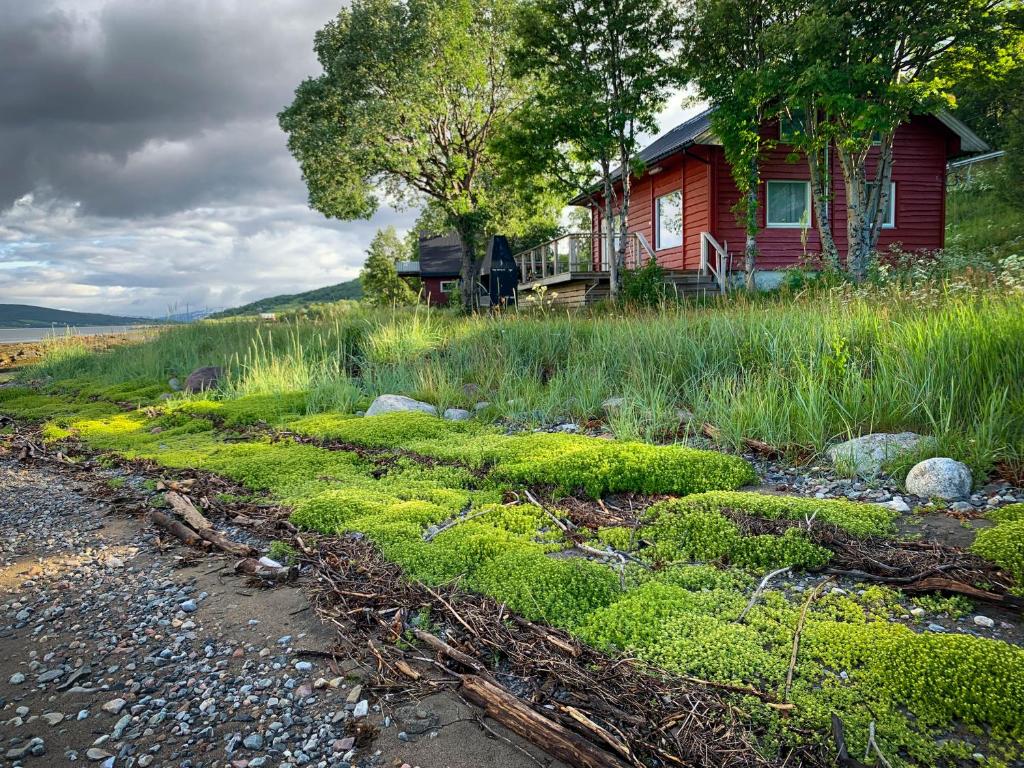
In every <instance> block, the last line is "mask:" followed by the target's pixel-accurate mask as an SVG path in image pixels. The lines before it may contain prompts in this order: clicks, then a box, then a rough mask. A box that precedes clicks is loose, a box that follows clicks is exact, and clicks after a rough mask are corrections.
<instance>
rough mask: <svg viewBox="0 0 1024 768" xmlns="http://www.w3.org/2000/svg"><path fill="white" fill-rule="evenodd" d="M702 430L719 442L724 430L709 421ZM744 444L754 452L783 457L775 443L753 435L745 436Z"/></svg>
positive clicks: (772, 456) (770, 457)
mask: <svg viewBox="0 0 1024 768" xmlns="http://www.w3.org/2000/svg"><path fill="white" fill-rule="evenodd" d="M700 431H701V432H702V433H703V434H704V436H705V437H707V438H709V439H711V440H714V441H715V442H718V441H720V440H721V438H722V430H720V429H719V428H718V427H716V426H714V425H713V424H708V423H707V422H705V423H704V425H703V426H702V427H701V429H700ZM743 445H745V446H746V447H747V448H749V449H750V450H752V451H753V452H754V453H759V454H761V455H762V456H765V457H767V458H769V459H778V458H781V457H782V451H781V450H779V449H778V448H776V447H775V446H774V445H770V444H769V443H766V442H764V441H763V440H757V439H756V438H753V437H744V438H743Z"/></svg>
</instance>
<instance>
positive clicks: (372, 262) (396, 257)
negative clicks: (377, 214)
mask: <svg viewBox="0 0 1024 768" xmlns="http://www.w3.org/2000/svg"><path fill="white" fill-rule="evenodd" d="M410 260H411V259H410V254H409V252H408V249H407V248H406V247H405V244H404V243H403V242H402V240H401V239H400V238H399V237H398V233H397V232H395V228H394V227H388V228H387V229H379V230H377V234H376V235H374V236H373V240H371V241H370V249H369V250H368V251H367V252H366V263H365V264H364V265H363V269H362V271H361V272H360V273H359V282H360V284H361V285H362V286H363V293H364V295H365V298H366V300H367V301H368V302H370V303H371V304H382V305H384V306H392V305H395V304H412V303H414V302H415V301H416V293H415V292H414V291H413V290H412V288H411V287H410V286H409V284H408V283H407V282H406V281H405V280H403V279H402V278H401V277H399V276H398V271H397V270H396V268H395V265H396V263H397V262H399V261H410Z"/></svg>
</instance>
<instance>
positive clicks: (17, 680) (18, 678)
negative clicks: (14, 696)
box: [7, 672, 25, 685]
mask: <svg viewBox="0 0 1024 768" xmlns="http://www.w3.org/2000/svg"><path fill="white" fill-rule="evenodd" d="M7 682H9V683H10V684H11V685H21V684H22V683H24V682H25V675H24V674H22V673H21V672H15V673H14V674H13V675H11V677H10V679H8V681H7Z"/></svg>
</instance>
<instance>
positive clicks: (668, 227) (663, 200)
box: [654, 190, 683, 251]
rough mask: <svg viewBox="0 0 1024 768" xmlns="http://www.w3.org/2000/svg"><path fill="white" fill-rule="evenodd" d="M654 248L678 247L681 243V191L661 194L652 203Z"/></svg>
mask: <svg viewBox="0 0 1024 768" xmlns="http://www.w3.org/2000/svg"><path fill="white" fill-rule="evenodd" d="M654 238H655V241H656V242H655V246H654V247H655V248H657V249H658V250H659V251H661V250H664V249H665V248H678V247H679V246H680V245H682V244H683V193H682V192H679V191H678V190H677V191H675V192H669V193H668V194H667V195H662V196H661V197H659V198H658V199H657V200H656V201H655V205H654Z"/></svg>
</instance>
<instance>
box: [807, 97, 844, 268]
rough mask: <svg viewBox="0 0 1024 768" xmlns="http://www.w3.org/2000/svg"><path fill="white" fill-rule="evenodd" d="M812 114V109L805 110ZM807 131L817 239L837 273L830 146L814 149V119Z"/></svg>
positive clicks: (823, 259)
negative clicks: (833, 231) (829, 157)
mask: <svg viewBox="0 0 1024 768" xmlns="http://www.w3.org/2000/svg"><path fill="white" fill-rule="evenodd" d="M805 114H806V115H812V112H811V110H810V109H809V108H808V109H807V110H805ZM806 128H807V130H808V141H809V143H810V146H811V148H810V149H809V150H808V151H807V152H806V155H807V167H808V169H809V170H810V172H811V199H812V200H813V201H814V216H815V218H816V219H817V223H818V239H819V240H820V241H821V258H822V261H823V262H824V263H825V265H826V266H827V267H828V268H829V269H832V270H836V271H838V270H839V268H840V267H839V249H838V248H837V247H836V240H835V236H834V235H833V233H832V205H831V204H832V174H831V173H830V172H829V162H828V156H829V152H830V151H831V145H830V143H829V142H828V141H826V142H825V147H824V150H819V149H818V148H817V143H818V140H819V138H818V129H817V118H816V117H808V118H807V123H806Z"/></svg>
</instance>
